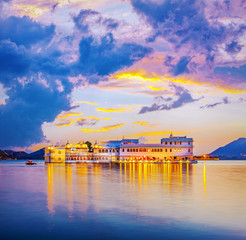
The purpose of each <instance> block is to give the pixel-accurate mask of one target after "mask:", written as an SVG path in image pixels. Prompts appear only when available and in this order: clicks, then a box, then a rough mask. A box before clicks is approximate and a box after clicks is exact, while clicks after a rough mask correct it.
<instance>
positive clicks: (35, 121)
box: [0, 82, 70, 148]
mask: <svg viewBox="0 0 246 240" xmlns="http://www.w3.org/2000/svg"><path fill="white" fill-rule="evenodd" d="M7 95H8V96H9V98H8V99H7V100H6V105H0V128H1V135H2V136H4V137H2V138H0V146H1V147H2V148H5V147H11V146H12V147H13V146H19V147H25V146H29V145H31V144H34V143H39V142H40V141H42V140H43V139H44V135H43V132H42V128H41V126H42V124H43V123H44V122H51V121H53V120H54V119H55V117H56V116H57V115H58V114H59V113H60V112H61V111H62V110H69V109H70V101H69V98H68V96H67V95H66V94H64V93H60V92H59V91H58V90H56V89H50V88H47V87H45V86H44V85H43V84H41V83H38V82H31V83H28V84H26V85H24V86H23V85H21V84H18V83H17V84H16V87H14V88H12V89H9V90H8V91H7Z"/></svg>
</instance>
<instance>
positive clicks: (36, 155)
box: [28, 148, 44, 159]
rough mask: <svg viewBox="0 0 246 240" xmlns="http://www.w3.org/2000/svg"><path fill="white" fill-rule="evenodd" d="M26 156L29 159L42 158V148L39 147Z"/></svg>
mask: <svg viewBox="0 0 246 240" xmlns="http://www.w3.org/2000/svg"><path fill="white" fill-rule="evenodd" d="M28 158H29V159H44V148H42V149H39V150H38V151H36V152H33V153H30V154H29V156H28Z"/></svg>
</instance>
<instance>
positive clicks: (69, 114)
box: [57, 113, 83, 118]
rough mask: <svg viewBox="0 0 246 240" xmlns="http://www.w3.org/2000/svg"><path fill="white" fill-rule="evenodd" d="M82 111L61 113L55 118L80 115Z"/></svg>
mask: <svg viewBox="0 0 246 240" xmlns="http://www.w3.org/2000/svg"><path fill="white" fill-rule="evenodd" d="M82 114H83V113H65V114H63V113H62V114H61V115H59V116H58V117H57V118H69V117H73V116H80V115H82Z"/></svg>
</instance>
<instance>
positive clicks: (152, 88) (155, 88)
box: [148, 86, 166, 91]
mask: <svg viewBox="0 0 246 240" xmlns="http://www.w3.org/2000/svg"><path fill="white" fill-rule="evenodd" d="M148 88H149V89H150V90H152V91H163V90H166V88H164V87H160V88H158V87H154V86H148Z"/></svg>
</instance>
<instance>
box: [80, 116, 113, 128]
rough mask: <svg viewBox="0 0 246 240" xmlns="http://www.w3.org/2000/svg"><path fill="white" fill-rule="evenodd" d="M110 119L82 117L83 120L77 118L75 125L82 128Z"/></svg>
mask: <svg viewBox="0 0 246 240" xmlns="http://www.w3.org/2000/svg"><path fill="white" fill-rule="evenodd" d="M110 119H112V118H111V117H109V118H100V117H93V116H92V117H84V118H79V119H77V120H76V123H77V124H78V125H79V126H84V125H89V126H94V125H96V124H97V123H98V121H99V120H110Z"/></svg>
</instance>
